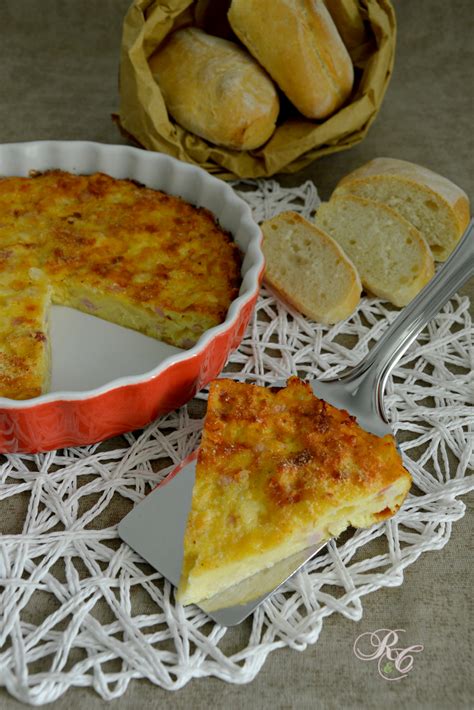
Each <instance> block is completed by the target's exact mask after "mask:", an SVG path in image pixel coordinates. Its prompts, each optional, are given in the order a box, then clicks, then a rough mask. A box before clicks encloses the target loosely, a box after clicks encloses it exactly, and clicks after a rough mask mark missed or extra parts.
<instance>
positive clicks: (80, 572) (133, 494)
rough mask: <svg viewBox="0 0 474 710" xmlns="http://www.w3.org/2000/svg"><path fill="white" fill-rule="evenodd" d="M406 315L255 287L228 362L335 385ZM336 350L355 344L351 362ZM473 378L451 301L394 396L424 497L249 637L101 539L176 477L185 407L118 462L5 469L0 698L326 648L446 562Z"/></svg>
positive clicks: (108, 685)
mask: <svg viewBox="0 0 474 710" xmlns="http://www.w3.org/2000/svg"><path fill="white" fill-rule="evenodd" d="M238 187H239V189H240V190H242V191H243V193H242V194H243V195H244V196H245V198H246V199H247V200H248V201H249V202H250V204H251V205H252V207H253V209H254V212H255V217H256V218H257V220H260V219H262V218H267V217H270V216H272V215H273V214H275V213H277V212H280V211H282V210H283V209H288V208H292V209H295V210H297V211H299V212H301V213H303V214H304V215H306V216H310V215H311V213H312V212H314V210H315V208H316V206H317V204H318V197H317V193H316V190H315V188H314V186H313V185H312V184H311V183H309V182H307V183H305V184H304V185H302V186H301V187H299V188H292V189H283V188H281V187H279V185H278V184H277V183H276V182H274V181H266V182H261V183H247V184H246V185H242V184H240V185H239V186H238ZM395 316H396V312H395V311H393V310H392V309H389V308H387V305H386V304H384V303H383V302H382V301H380V300H379V299H376V298H371V299H368V298H363V299H362V301H361V303H360V306H359V307H358V309H357V312H356V313H355V314H354V315H353V316H352V317H351V318H350V319H349V320H348V321H345V322H342V323H338V324H337V325H335V326H333V327H329V328H328V327H324V326H321V325H317V324H315V323H312V322H310V321H308V320H307V319H305V318H304V317H302V316H301V315H299V314H298V313H296V312H293V311H289V310H288V309H287V308H286V307H285V306H284V305H283V304H282V303H281V302H279V301H277V300H276V299H275V298H274V297H273V296H272V295H271V294H270V293H269V292H268V291H266V290H265V289H262V292H261V296H260V299H259V301H258V304H257V308H256V311H255V315H254V317H253V319H252V322H251V324H250V326H249V328H248V330H247V333H246V336H245V338H244V340H243V342H242V344H241V346H240V348H239V350H238V351H237V352H235V353H234V354H233V355H232V356H231V358H230V362H231V363H232V364H233V365H234V368H233V369H234V370H235V369H241V370H242V371H243V372H244V373H245V375H246V379H248V381H254V382H257V383H260V384H264V383H271V382H273V381H274V380H275V379H282V378H285V377H287V376H288V375H290V374H295V373H298V374H299V375H300V376H303V377H308V378H312V377H315V376H318V375H321V374H322V373H326V374H327V375H328V376H329V375H336V374H337V373H339V372H340V371H342V370H343V369H344V368H345V367H346V366H348V365H354V364H356V363H357V362H358V361H359V360H360V359H361V358H362V357H363V356H364V355H365V354H366V353H367V351H368V350H369V348H370V346H371V344H372V343H373V342H374V341H375V340H377V338H378V337H379V336H380V334H381V333H382V331H383V330H384V329H385V328H386V327H387V325H388V322H390V321H391V320H393V318H394V317H395ZM342 335H344V336H351V337H350V341H351V343H352V347H351V348H349V349H348V348H347V347H345V346H344V345H343V344H342V343H341V336H342ZM235 366H237V368H236V367H235ZM472 366H473V329H472V324H471V318H470V315H469V303H468V300H467V298H460V297H457V296H456V297H454V298H453V299H452V300H451V301H450V303H449V304H448V305H447V306H446V307H445V308H444V309H443V311H442V312H441V313H440V314H439V315H438V317H437V318H435V319H434V320H433V321H432V322H431V323H430V325H429V327H428V328H427V329H426V330H425V331H424V333H423V334H422V335H421V336H420V337H419V339H418V341H417V342H416V344H414V346H413V347H412V348H411V349H410V351H409V352H408V353H407V354H406V355H405V356H404V358H403V359H402V361H401V362H400V364H399V366H398V367H397V369H396V370H395V372H394V376H393V378H391V379H390V381H389V384H388V390H387V393H386V408H387V412H388V413H389V416H390V419H391V421H392V423H393V427H394V430H395V433H396V434H397V435H398V437H399V440H400V441H401V448H402V450H403V456H404V460H405V464H406V466H407V467H408V468H409V470H410V472H411V473H412V475H413V478H414V481H415V484H416V487H415V488H414V490H413V492H412V494H411V495H410V496H409V497H408V499H407V501H406V502H405V505H404V506H403V508H402V509H401V511H400V512H399V513H398V514H397V516H396V517H395V518H394V519H392V520H389V521H388V522H385V523H381V524H380V525H377V526H376V527H373V528H370V529H369V530H359V531H357V532H355V534H354V535H352V536H349V537H347V536H346V537H344V538H343V539H342V540H341V541H339V542H338V543H337V544H336V543H331V544H330V545H329V546H328V549H327V551H326V552H325V554H323V555H320V556H319V557H317V558H316V559H315V560H314V561H313V562H311V563H310V564H308V565H307V566H306V568H305V569H304V571H302V572H300V573H299V574H298V575H296V576H295V577H294V578H293V579H292V580H290V581H289V582H288V583H287V584H286V585H285V587H284V590H283V591H282V592H280V593H277V594H275V595H274V596H273V597H272V598H271V599H270V600H269V601H267V602H266V603H265V604H264V605H262V606H261V607H260V608H259V609H258V610H257V611H256V613H255V614H254V615H253V617H252V618H251V619H250V620H248V621H247V622H244V624H243V626H242V627H240V628H239V629H238V630H235V629H230V630H226V629H224V628H220V627H218V626H217V625H215V624H212V623H210V622H209V620H208V619H207V617H206V616H205V614H204V613H203V612H201V611H199V610H198V609H197V608H196V607H190V608H188V607H187V608H185V609H183V608H182V607H180V606H176V605H175V603H174V598H173V592H172V589H171V587H170V585H169V584H168V583H167V582H166V581H163V580H162V579H161V577H160V575H159V574H157V573H153V571H152V569H151V568H150V567H149V566H148V565H146V564H144V563H143V561H142V560H141V559H140V557H139V556H138V555H137V554H136V553H134V552H133V551H132V550H131V549H130V548H128V547H127V545H125V544H120V541H119V540H118V537H117V532H116V527H115V525H114V526H112V527H104V520H106V521H110V520H111V519H114V510H115V511H117V510H122V508H123V512H127V510H128V509H130V503H136V502H139V501H140V500H141V499H142V498H143V496H144V494H145V492H147V491H148V490H149V489H150V488H151V487H154V486H155V485H156V483H157V481H158V480H160V479H161V478H162V477H163V475H165V474H166V472H168V471H169V470H170V468H171V467H170V466H168V467H167V468H166V469H164V470H162V471H161V472H160V473H159V474H157V473H155V472H154V469H156V468H157V464H159V463H160V461H161V462H163V461H166V462H167V463H169V460H171V462H172V463H173V464H175V463H178V462H179V461H180V460H181V459H182V458H183V457H184V456H186V455H187V454H188V453H189V452H190V451H191V450H193V449H194V448H195V447H196V445H197V443H198V441H199V435H200V431H201V427H202V421H201V420H199V419H195V418H193V417H191V416H190V415H189V411H188V408H187V407H183V408H181V409H180V410H179V411H175V412H171V413H170V414H168V415H167V416H165V417H162V418H161V419H159V420H157V421H155V422H154V423H152V424H151V425H150V426H149V427H148V428H147V429H146V430H144V431H143V432H137V433H134V434H128V435H126V442H127V443H126V445H124V446H123V447H122V448H120V449H118V450H107V448H110V447H104V446H102V447H101V446H99V445H96V446H89V447H82V448H71V449H67V450H59V451H53V452H50V453H46V454H39V455H21V456H20V455H18V456H17V455H15V456H13V455H11V456H7V457H5V458H4V461H5V462H4V463H2V464H1V467H0V474H1V476H0V530H2V522H1V521H2V520H3V519H4V518H5V512H4V511H6V510H10V511H11V510H12V509H14V510H17V511H18V516H19V517H20V519H19V520H18V521H17V522H18V527H17V530H15V531H14V533H12V534H4V535H3V536H2V537H1V538H0V592H1V598H0V623H1V627H0V683H2V684H3V685H5V686H6V688H7V689H8V690H9V692H10V693H11V694H12V695H14V696H15V697H16V698H18V699H19V700H22V701H24V702H27V703H32V704H37V705H40V704H43V703H47V702H51V701H53V700H55V699H56V698H58V697H59V696H60V695H61V694H63V693H64V692H65V691H66V690H67V689H68V688H69V687H71V686H82V687H84V686H90V687H93V688H94V689H95V690H96V691H97V693H99V695H101V696H102V697H103V698H106V699H111V698H115V697H118V696H120V695H122V694H123V693H124V691H125V690H126V688H127V685H128V683H129V682H130V680H131V679H132V678H148V679H149V680H150V681H152V682H153V683H156V684H158V685H160V686H162V687H164V688H168V689H177V688H180V687H182V686H183V685H185V684H186V683H187V682H188V681H189V680H190V679H191V678H195V677H205V676H210V675H213V676H217V677H219V678H222V679H224V680H227V681H229V682H234V683H244V682H247V681H250V680H252V679H253V678H254V677H255V675H256V674H257V673H258V671H259V670H260V668H261V667H262V665H263V663H264V662H265V659H266V658H267V656H268V655H269V654H270V653H271V652H272V651H274V650H276V649H277V648H281V647H282V646H290V647H292V648H295V649H299V650H301V649H303V648H305V646H306V645H307V644H309V643H315V642H316V641H317V639H318V636H319V633H320V631H321V626H322V623H323V620H324V618H325V617H326V616H328V615H330V614H332V613H334V612H338V613H341V614H343V615H344V616H346V617H348V618H350V619H360V618H361V616H362V613H363V607H362V597H363V596H364V595H365V594H368V593H370V592H374V591H376V590H377V589H381V588H383V587H386V586H394V585H399V584H401V583H402V581H403V570H404V568H405V567H407V566H408V565H410V564H412V563H413V562H414V561H415V560H416V559H417V558H418V556H419V555H420V554H422V553H423V552H426V551H427V550H434V549H439V548H441V547H443V546H444V545H445V544H446V542H447V541H448V540H449V537H450V533H451V524H452V522H453V521H454V520H457V519H459V518H460V517H462V515H463V514H464V510H465V506H464V504H463V503H462V502H461V501H460V500H458V497H459V496H460V495H461V494H463V493H465V492H466V491H468V490H470V489H472V488H473V487H474V482H473V481H474V476H471V477H470V478H468V477H466V471H467V468H468V466H469V463H470V462H471V465H472V458H473V439H474V416H473V412H472V409H471V408H470V407H469V401H468V400H469V398H471V404H472V397H473V392H474V388H473V380H472V377H473V375H472V372H473V367H472ZM205 396H206V395H205V393H201V395H200V397H205ZM124 499H126V500H127V503H128V504H129V505H128V507H127V506H126V505H125V501H124ZM5 506H6V507H5ZM2 511H3V512H2ZM123 512H122V514H123ZM115 518H117V513H116V514H115ZM117 522H118V520H117ZM105 524H107V522H106V523H105ZM108 524H109V525H110V522H108ZM3 532H5V531H3ZM224 637H225V641H224ZM242 639H243V640H242Z"/></svg>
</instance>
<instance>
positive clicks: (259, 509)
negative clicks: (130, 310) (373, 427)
mask: <svg viewBox="0 0 474 710" xmlns="http://www.w3.org/2000/svg"><path fill="white" fill-rule="evenodd" d="M410 484H411V479H410V475H409V473H408V472H407V471H406V470H405V469H404V467H403V465H402V462H401V460H400V457H399V455H398V453H397V450H396V446H395V443H394V440H393V437H391V436H385V437H383V438H379V437H377V436H375V435H373V434H370V433H368V432H366V431H364V430H363V429H361V427H359V425H358V424H357V423H356V421H355V418H354V417H352V416H350V415H349V414H348V413H347V412H346V411H344V410H339V409H336V408H335V407H333V406H331V405H330V404H328V403H326V402H324V401H323V400H320V399H318V398H317V397H315V396H314V394H313V392H312V390H311V387H310V386H309V385H308V384H305V383H304V382H302V381H301V380H299V379H298V378H291V379H290V380H289V381H288V385H287V387H286V388H283V389H279V390H275V389H271V388H265V387H259V386H256V385H250V384H243V383H238V382H233V381H231V380H226V379H221V380H217V381H214V382H213V383H212V385H211V388H210V393H209V402H208V411H207V416H206V420H205V426H204V432H203V438H202V443H201V447H200V450H199V458H198V463H197V470H196V482H195V487H194V490H193V500H192V507H191V512H190V514H189V518H188V524H187V529H186V533H185V539H184V565H183V575H182V579H181V583H180V588H179V594H178V598H180V599H181V600H182V601H183V603H190V602H193V601H199V598H205V596H204V597H202V593H203V590H204V591H206V590H207V592H208V594H207V596H209V594H214V593H216V592H219V591H220V589H219V588H212V584H214V586H215V587H217V586H219V585H221V587H222V585H224V586H225V585H226V584H227V582H229V583H235V582H236V581H237V580H236V579H232V575H233V573H234V571H235V573H236V574H237V575H238V576H240V577H241V578H243V577H245V575H246V574H247V573H248V571H249V570H250V573H254V572H255V571H256V570H258V569H259V567H258V565H259V564H260V562H263V564H261V567H262V568H263V567H266V566H269V564H273V563H274V562H275V561H276V560H278V559H281V558H283V557H284V556H285V555H286V553H288V554H290V553H293V552H295V551H297V549H304V548H305V547H307V546H309V545H310V544H314V541H317V540H321V539H327V538H328V537H331V536H332V535H337V534H339V533H340V532H342V530H343V529H345V528H346V527H348V525H349V524H352V525H356V526H361V527H366V526H369V525H371V524H373V523H374V522H377V521H380V520H382V519H384V518H387V517H389V516H391V515H393V514H394V513H395V512H396V510H397V509H398V508H399V506H400V505H401V502H402V501H403V499H404V497H405V495H406V493H407V492H408V489H409V487H410ZM278 550H281V551H282V553H285V554H282V556H281V557H279V555H278ZM259 558H260V562H259ZM219 568H222V569H226V574H225V575H223V576H222V577H224V576H225V578H226V579H221V577H220V576H219V575H218V573H216V570H218V569H219ZM206 576H208V578H209V584H208V583H207V582H206ZM229 580H230V581H229ZM195 590H196V591H197V592H198V594H197V596H198V599H196V597H195V593H194V592H195Z"/></svg>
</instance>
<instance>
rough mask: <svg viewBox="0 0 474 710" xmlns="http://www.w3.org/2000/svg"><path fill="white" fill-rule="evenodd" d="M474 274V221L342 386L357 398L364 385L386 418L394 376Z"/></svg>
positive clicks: (346, 377) (348, 375)
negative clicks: (387, 396) (390, 380)
mask: <svg viewBox="0 0 474 710" xmlns="http://www.w3.org/2000/svg"><path fill="white" fill-rule="evenodd" d="M473 274H474V220H471V221H470V223H469V225H468V227H467V229H466V231H465V232H464V235H463V237H462V238H461V240H460V241H459V243H458V245H457V246H456V248H455V249H454V251H453V252H452V254H451V255H450V257H449V258H448V260H447V261H446V262H445V263H444V264H443V265H442V266H441V267H440V268H439V269H438V272H437V273H436V274H435V276H433V278H432V279H431V280H430V281H429V282H428V283H427V284H426V286H425V287H424V288H423V289H422V290H421V291H420V293H419V294H418V295H417V296H415V298H414V299H413V300H412V301H411V302H410V303H409V304H408V305H407V306H405V308H404V309H403V310H402V311H401V312H400V314H399V315H398V316H397V317H396V318H395V320H394V321H393V323H392V324H391V326H390V327H389V328H388V330H387V331H386V332H385V333H384V334H383V335H382V337H381V338H380V340H379V341H378V342H377V343H376V345H374V347H373V348H372V349H371V351H370V352H369V354H368V355H367V357H366V358H364V360H363V361H362V362H361V363H359V364H358V365H356V367H354V368H353V369H352V370H351V371H350V372H349V373H347V375H343V376H342V377H341V378H340V382H341V384H342V383H343V384H344V385H345V387H346V389H350V390H351V394H353V395H356V394H357V393H358V391H359V390H360V389H361V387H362V385H364V386H363V389H364V390H365V391H369V390H370V391H371V392H372V393H373V396H375V397H376V402H377V406H376V408H377V409H378V411H379V413H380V414H381V415H383V405H382V397H383V393H384V390H385V385H386V382H387V378H388V376H389V374H390V372H391V371H392V369H393V368H394V366H395V365H396V364H397V362H398V361H399V360H400V358H401V357H402V356H403V354H404V353H405V352H406V350H407V349H408V348H409V346H410V345H411V344H412V343H413V341H414V340H415V339H416V337H417V336H418V335H419V333H420V331H422V330H423V328H424V327H425V326H426V325H427V324H428V323H429V322H430V320H431V319H432V318H433V317H434V316H435V315H436V314H437V313H438V312H439V310H440V309H441V308H442V307H443V306H444V304H445V303H446V302H447V301H448V300H449V299H450V298H451V296H453V295H454V294H455V293H456V291H457V290H458V289H459V287H460V286H462V285H463V284H464V283H465V281H467V280H468V279H469V278H470V277H472V276H473ZM384 419H385V416H384Z"/></svg>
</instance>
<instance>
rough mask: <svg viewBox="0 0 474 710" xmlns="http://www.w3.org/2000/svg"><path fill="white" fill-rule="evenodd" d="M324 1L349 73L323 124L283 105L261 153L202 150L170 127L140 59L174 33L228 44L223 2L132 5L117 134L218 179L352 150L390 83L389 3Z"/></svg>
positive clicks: (197, 141)
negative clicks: (347, 92) (350, 83)
mask: <svg viewBox="0 0 474 710" xmlns="http://www.w3.org/2000/svg"><path fill="white" fill-rule="evenodd" d="M326 2H327V6H328V9H329V11H330V12H331V14H332V15H333V18H334V21H335V22H336V25H337V26H338V29H339V31H340V33H341V36H342V37H343V39H344V41H345V43H346V46H347V48H348V50H349V53H350V55H351V58H352V61H353V63H354V66H355V83H354V89H353V92H352V95H351V97H350V99H349V102H348V103H347V104H346V105H345V106H343V107H342V108H341V109H339V110H338V111H337V112H336V113H335V114H333V115H332V116H330V117H329V118H327V119H325V120H324V121H315V120H310V119H307V118H304V117H303V116H301V114H299V113H298V112H297V111H296V109H294V108H293V107H292V106H291V105H290V104H289V102H288V105H285V106H284V108H283V111H282V112H281V113H280V118H279V121H278V124H277V128H276V130H275V132H274V133H273V135H272V137H271V138H270V140H269V141H267V143H266V144H265V145H264V146H262V147H261V148H258V149H257V150H252V151H236V150H230V149H228V148H222V147H219V146H216V145H213V144H211V143H208V142H207V141H205V140H203V139H202V138H199V137H198V136H196V135H194V134H192V133H190V132H189V131H186V130H185V129H184V128H181V126H179V125H178V124H176V123H175V122H174V121H173V120H172V119H171V117H170V116H168V113H167V111H166V106H165V103H164V101H163V97H162V95H161V92H160V89H159V86H158V84H157V83H156V82H155V81H154V79H153V77H152V74H151V71H150V69H149V66H148V58H149V57H150V56H151V55H152V54H153V52H154V51H155V50H156V49H157V47H158V46H159V44H160V43H161V42H162V41H163V40H164V38H165V37H166V36H167V35H168V34H169V33H170V32H171V31H173V30H175V29H176V28H178V27H181V26H186V25H197V26H199V27H201V28H203V29H204V30H206V31H208V32H209V33H210V34H216V35H219V36H221V37H226V38H232V37H231V35H230V32H231V31H230V28H229V26H228V25H227V21H226V14H225V13H226V10H227V7H228V4H229V3H228V2H223V1H222V0H198V1H197V2H192V0H134V2H133V4H132V5H131V7H130V9H129V11H128V13H127V15H126V17H125V20H124V25H123V37H122V50H121V62H120V99H121V100H120V113H119V116H118V117H117V122H118V123H119V126H120V128H121V129H122V131H123V132H124V133H125V134H126V135H128V136H129V137H130V138H132V139H133V140H134V141H135V142H137V143H138V144H139V145H141V146H143V147H144V148H147V149H149V150H156V151H159V152H161V153H168V154H169V155H172V156H174V157H175V158H178V159H179V160H184V161H186V162H188V163H193V164H195V165H199V166H201V167H202V168H204V169H205V170H208V171H209V172H210V173H213V174H215V175H217V176H219V177H221V178H224V179H233V178H236V177H239V178H255V177H269V176H270V175H274V174H275V173H293V172H296V171H297V170H300V169H301V168H304V167H305V166H306V165H308V164H309V163H311V162H312V161H313V160H316V158H319V157H320V156H322V155H327V154H328V153H333V152H335V151H339V150H345V149H346V148H350V147H351V146H352V145H355V144H356V143H358V142H359V141H361V140H362V139H363V137H364V136H365V134H366V132H367V130H368V128H369V126H370V124H371V123H372V121H373V120H374V118H375V116H376V115H377V111H378V110H379V108H380V104H381V103H382V99H383V96H384V93H385V90H386V88H387V85H388V82H389V79H390V76H391V72H392V67H393V60H394V54H395V38H396V23H395V13H394V10H393V7H392V5H391V4H390V2H389V0H326ZM232 39H235V38H232ZM285 112H286V113H287V115H286V116H284V115H282V114H285Z"/></svg>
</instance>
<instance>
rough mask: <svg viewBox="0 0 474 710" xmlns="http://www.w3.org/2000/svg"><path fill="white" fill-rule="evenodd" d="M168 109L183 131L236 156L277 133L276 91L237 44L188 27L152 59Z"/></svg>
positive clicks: (172, 36) (174, 36) (258, 67)
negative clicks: (232, 149)
mask: <svg viewBox="0 0 474 710" xmlns="http://www.w3.org/2000/svg"><path fill="white" fill-rule="evenodd" d="M150 69H151V71H152V73H153V77H154V78H155V80H156V81H157V82H158V84H159V86H160V89H161V92H162V94H163V98H164V100H165V104H166V107H167V109H168V111H169V113H170V114H171V115H172V116H173V118H174V119H175V120H176V121H177V123H179V124H180V125H181V126H183V128H186V129H187V130H188V131H191V132H192V133H195V134H196V135H197V136H200V137H201V138H204V139H205V140H208V141H210V142H211V143H216V144H217V145H222V146H225V147H226V148H234V149H235V150H252V149H254V148H258V147H259V146H261V145H262V144H263V143H265V141H267V140H268V139H269V138H270V136H271V135H272V133H273V131H274V130H275V122H276V119H277V116H278V111H279V101H278V94H277V92H276V89H275V87H274V85H273V83H272V81H271V79H270V78H269V77H268V76H267V74H266V73H265V71H264V70H263V69H262V68H261V67H260V66H259V65H258V64H257V62H255V60H254V59H252V57H251V56H250V55H248V54H247V52H245V51H244V50H243V49H241V48H240V47H238V46H237V45H236V44H234V42H228V41H227V40H224V39H220V38H219V37H212V36H211V35H208V34H206V33H205V32H203V31H202V30H199V29H196V28H193V27H187V28H186V29H182V30H178V31H177V32H174V33H173V34H172V35H171V37H170V38H169V40H168V41H167V42H166V43H165V44H164V45H163V46H162V47H160V48H159V49H158V51H157V52H155V54H154V55H153V56H152V57H151V59H150Z"/></svg>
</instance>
